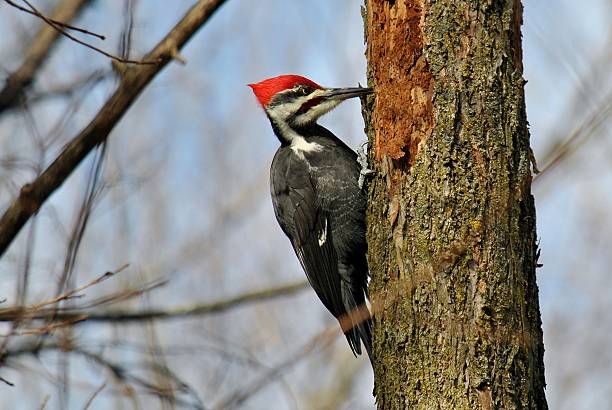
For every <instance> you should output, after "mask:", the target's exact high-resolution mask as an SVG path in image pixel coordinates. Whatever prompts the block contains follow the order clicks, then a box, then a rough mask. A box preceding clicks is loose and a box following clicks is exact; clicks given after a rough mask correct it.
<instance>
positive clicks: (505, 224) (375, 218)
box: [363, 0, 546, 409]
mask: <svg viewBox="0 0 612 410" xmlns="http://www.w3.org/2000/svg"><path fill="white" fill-rule="evenodd" d="M521 16H522V8H521V4H520V2H519V1H518V0H502V1H494V0H489V1H484V0H481V1H451V0H436V1H433V0H429V1H413V0H410V1H409V0H396V1H380V0H377V1H374V0H370V1H368V2H367V4H366V12H365V15H364V22H365V25H366V40H367V51H366V54H367V57H368V79H369V83H370V85H371V86H374V87H375V90H376V94H375V97H371V98H369V99H368V100H367V102H366V104H365V105H364V110H363V111H364V118H365V121H366V128H367V131H368V135H369V141H370V147H371V150H370V161H371V163H372V166H373V167H374V169H375V170H376V175H375V177H374V178H373V179H371V181H370V184H369V187H368V190H369V208H368V246H369V253H368V258H369V264H370V269H371V271H372V283H371V286H370V292H371V294H372V295H373V297H374V304H375V310H376V312H377V313H376V319H375V330H374V331H375V334H374V352H375V354H374V355H375V357H376V360H375V379H376V387H375V393H376V396H377V401H378V404H379V407H380V408H385V409H386V408H427V409H428V408H444V409H446V408H448V409H472V408H483V409H493V408H500V409H501V408H503V409H513V408H516V409H518V408H529V409H532V408H534V409H541V408H546V400H545V396H544V369H543V343H542V331H541V323H540V313H539V307H538V290H537V285H536V278H535V267H536V263H537V261H536V259H537V255H536V254H537V246H536V230H535V208H534V202H533V197H532V195H531V192H530V185H531V169H530V163H531V162H530V147H529V133H528V130H527V119H526V113H525V102H524V91H523V86H524V83H525V82H524V80H523V77H522V61H521V59H522V57H521V55H522V53H521V50H520V45H521V41H520V24H521V18H522V17H521Z"/></svg>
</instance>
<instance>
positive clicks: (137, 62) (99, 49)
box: [22, 0, 159, 65]
mask: <svg viewBox="0 0 612 410" xmlns="http://www.w3.org/2000/svg"><path fill="white" fill-rule="evenodd" d="M22 1H23V2H24V3H25V4H27V5H28V6H29V7H30V8H31V9H32V11H33V12H34V14H35V15H36V16H38V17H40V18H41V19H43V20H44V21H45V22H46V23H47V24H48V25H50V26H51V27H53V28H54V29H55V30H57V31H58V32H59V33H60V34H61V35H63V36H65V37H68V38H69V39H70V40H72V41H74V42H75V43H79V44H81V45H83V46H85V47H87V48H90V49H92V50H94V51H97V52H98V53H100V54H102V55H104V56H106V57H108V58H110V59H112V60H114V61H117V62H119V63H123V64H143V65H149V64H157V63H158V62H159V61H158V60H147V59H144V60H129V59H126V58H121V57H119V56H116V55H114V54H111V53H109V52H107V51H104V50H102V49H101V48H98V47H96V46H93V45H91V44H89V43H87V42H85V41H83V40H79V39H78V38H76V37H75V36H73V35H71V34H69V33H66V31H65V30H64V29H63V28H62V27H61V26H59V25H57V24H55V23H54V22H53V21H51V20H50V19H49V18H47V17H46V16H45V15H44V14H42V13H41V12H40V11H38V10H37V9H36V8H35V7H34V6H33V5H31V4H30V2H29V1H28V0H22Z"/></svg>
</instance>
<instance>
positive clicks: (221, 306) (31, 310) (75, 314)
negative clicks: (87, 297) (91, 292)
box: [0, 276, 308, 323]
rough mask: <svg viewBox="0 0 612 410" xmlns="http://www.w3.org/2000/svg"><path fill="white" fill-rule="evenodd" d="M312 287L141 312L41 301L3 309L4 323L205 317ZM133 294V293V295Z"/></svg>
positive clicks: (295, 286) (0, 311) (303, 285)
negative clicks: (57, 305) (90, 310)
mask: <svg viewBox="0 0 612 410" xmlns="http://www.w3.org/2000/svg"><path fill="white" fill-rule="evenodd" d="M101 278H104V276H102V277H100V278H98V279H96V280H94V281H93V282H90V283H89V284H87V285H85V286H82V287H80V288H77V289H75V290H73V291H71V292H69V293H67V294H64V295H62V296H61V297H62V298H66V297H70V296H73V295H74V294H76V293H78V292H80V291H81V290H83V289H85V288H86V287H89V286H92V285H93V284H95V283H99V281H100V279H101ZM307 287H308V282H306V281H303V282H298V283H293V284H290V285H284V286H279V287H275V288H271V289H266V290H261V291H256V292H249V293H244V294H242V295H239V296H236V297H233V298H229V299H226V300H222V301H219V302H213V303H201V304H196V305H192V306H183V307H178V308H173V309H167V310H163V309H159V310H155V309H153V310H146V311H141V312H133V311H124V310H113V311H109V312H97V313H96V312H94V313H88V312H86V311H85V310H84V309H85V308H83V307H80V308H67V309H60V310H56V309H49V308H47V309H43V308H42V306H41V304H39V305H36V306H34V307H8V308H3V309H0V322H8V321H15V320H20V319H22V318H23V317H27V318H28V319H50V318H55V320H58V321H70V320H73V321H75V320H78V321H79V322H80V321H83V320H86V321H96V322H113V323H128V322H141V321H147V320H152V319H175V318H184V317H190V316H201V315H206V314H212V313H221V312H225V311H227V310H230V309H233V308H236V307H239V306H242V305H245V304H248V303H253V302H263V301H267V300H270V299H275V298H278V297H283V296H288V295H291V294H293V293H296V292H298V291H301V290H303V289H306V288H307ZM131 296H133V295H131ZM59 298H60V297H58V298H54V299H52V300H50V301H47V302H44V304H45V305H49V304H55V303H57V302H59ZM113 298H114V300H116V299H117V296H116V295H113ZM97 305H98V303H92V304H89V305H88V306H87V307H92V306H97Z"/></svg>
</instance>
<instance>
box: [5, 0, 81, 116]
mask: <svg viewBox="0 0 612 410" xmlns="http://www.w3.org/2000/svg"><path fill="white" fill-rule="evenodd" d="M90 2H91V0H64V1H62V2H61V3H59V4H58V6H57V7H56V8H55V10H54V11H53V13H51V17H49V19H51V20H53V21H64V22H67V21H70V20H72V19H74V18H75V17H76V15H77V14H78V13H79V12H80V11H81V10H82V9H83V8H84V6H86V5H87V4H89V3H90ZM11 3H12V2H9V4H11ZM58 38H59V33H58V32H57V31H56V30H55V29H54V28H53V27H51V26H49V25H47V24H44V25H43V26H42V27H41V28H40V30H39V31H38V33H37V34H36V36H35V37H34V39H33V41H32V44H30V47H29V48H28V50H27V51H26V53H25V59H24V62H23V63H22V65H21V67H19V68H18V69H17V71H15V72H13V73H12V74H11V75H9V77H8V78H7V79H6V82H5V84H4V87H3V88H2V90H1V91H0V113H1V112H3V111H5V110H7V109H9V108H12V107H14V106H15V104H16V103H17V102H18V101H19V97H20V96H21V95H22V94H23V91H24V90H25V89H26V88H27V87H28V86H29V85H30V84H31V83H32V80H33V79H34V76H35V75H36V72H37V71H38V70H39V69H40V67H41V66H42V63H43V61H44V60H45V59H46V58H47V57H48V56H49V54H50V52H51V49H52V46H53V44H54V43H55V41H56V40H57V39H58Z"/></svg>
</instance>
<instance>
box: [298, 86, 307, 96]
mask: <svg viewBox="0 0 612 410" xmlns="http://www.w3.org/2000/svg"><path fill="white" fill-rule="evenodd" d="M299 91H300V93H302V95H308V88H306V87H300V89H299Z"/></svg>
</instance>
